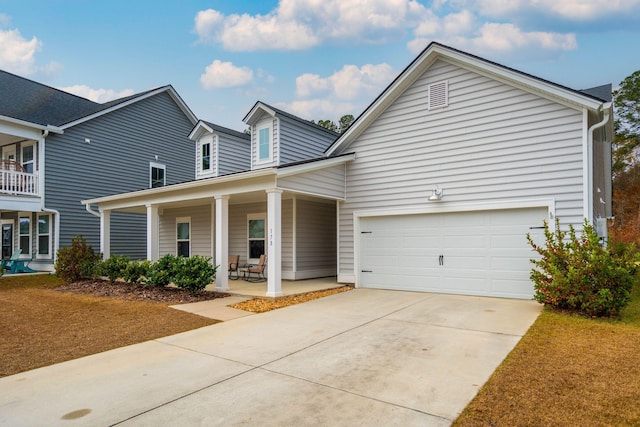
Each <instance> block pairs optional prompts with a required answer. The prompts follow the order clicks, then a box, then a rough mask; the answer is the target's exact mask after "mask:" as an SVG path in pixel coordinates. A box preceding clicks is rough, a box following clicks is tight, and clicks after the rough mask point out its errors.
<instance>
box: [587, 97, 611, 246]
mask: <svg viewBox="0 0 640 427" xmlns="http://www.w3.org/2000/svg"><path fill="white" fill-rule="evenodd" d="M603 110H604V111H603ZM610 110H611V103H610V102H607V103H604V104H602V105H600V108H598V111H599V112H604V116H603V118H602V120H600V121H599V122H598V123H596V124H594V125H592V126H591V127H590V128H589V132H588V140H587V143H588V151H589V156H588V162H589V165H588V167H589V190H588V191H589V199H590V200H591V206H589V208H590V212H589V216H592V215H593V208H594V205H595V203H596V202H599V201H594V200H593V199H594V197H593V145H594V142H593V133H594V132H595V130H596V129H598V128H601V127H603V126H605V125H606V124H607V122H608V121H609V116H610V114H609V111H610ZM603 143H606V130H605V141H603ZM605 151H606V150H605ZM607 159H608V160H609V163H610V162H611V159H610V156H606V158H605V159H603V160H604V161H605V165H604V166H605V167H604V169H605V172H606V171H607V170H611V165H609V167H608V168H607V166H606V161H607ZM604 179H605V183H608V182H610V180H611V177H606V176H605V177H604ZM607 197H612V195H611V194H609V195H607ZM607 203H608V201H607ZM606 211H607V208H606V206H605V218H606V216H607V215H606V213H607V212H606ZM595 221H596V218H592V223H594V225H595ZM605 227H606V224H605ZM606 234H607V233H606V232H605V235H604V236H602V238H603V243H604V245H605V247H606V245H607V236H606Z"/></svg>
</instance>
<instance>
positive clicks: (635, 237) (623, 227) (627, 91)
mask: <svg viewBox="0 0 640 427" xmlns="http://www.w3.org/2000/svg"><path fill="white" fill-rule="evenodd" d="M613 98H614V101H613V103H614V107H615V120H614V124H615V131H616V135H615V138H614V141H613V165H612V171H613V175H614V178H613V215H614V218H615V220H614V221H613V224H612V226H611V228H610V232H611V239H612V240H613V241H614V242H627V243H631V242H639V241H640V162H639V161H638V152H639V151H640V70H638V71H636V72H635V73H633V74H631V75H630V76H628V77H627V78H625V79H624V80H623V81H622V83H620V87H619V88H618V89H617V90H615V91H614V92H613Z"/></svg>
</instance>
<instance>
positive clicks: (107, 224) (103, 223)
mask: <svg viewBox="0 0 640 427" xmlns="http://www.w3.org/2000/svg"><path fill="white" fill-rule="evenodd" d="M100 253H102V259H108V258H109V257H110V256H111V211H103V210H101V211H100Z"/></svg>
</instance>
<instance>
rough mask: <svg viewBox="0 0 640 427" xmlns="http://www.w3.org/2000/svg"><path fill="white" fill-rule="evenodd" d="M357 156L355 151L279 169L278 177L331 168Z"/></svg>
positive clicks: (277, 171)
mask: <svg viewBox="0 0 640 427" xmlns="http://www.w3.org/2000/svg"><path fill="white" fill-rule="evenodd" d="M355 158H356V155H355V153H353V154H350V155H346V156H340V157H335V158H329V159H325V160H318V161H317V162H311V163H305V164H302V165H297V166H291V167H285V168H282V169H277V170H276V173H277V176H278V178H284V177H287V176H292V175H298V174H301V173H307V172H312V171H315V170H320V169H326V168H330V167H332V166H335V165H341V164H344V163H347V162H350V161H353V160H355Z"/></svg>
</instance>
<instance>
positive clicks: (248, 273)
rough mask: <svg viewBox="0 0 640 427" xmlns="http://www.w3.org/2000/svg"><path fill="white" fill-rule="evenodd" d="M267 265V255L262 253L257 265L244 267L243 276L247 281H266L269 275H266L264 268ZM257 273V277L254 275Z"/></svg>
mask: <svg viewBox="0 0 640 427" xmlns="http://www.w3.org/2000/svg"><path fill="white" fill-rule="evenodd" d="M266 267H267V256H266V255H260V260H259V261H258V264H257V265H250V266H249V267H245V268H243V269H242V278H243V279H244V280H246V281H247V282H264V281H265V280H267V277H266V276H265V275H264V269H265V268H266ZM252 274H253V275H255V277H253V276H252Z"/></svg>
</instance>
